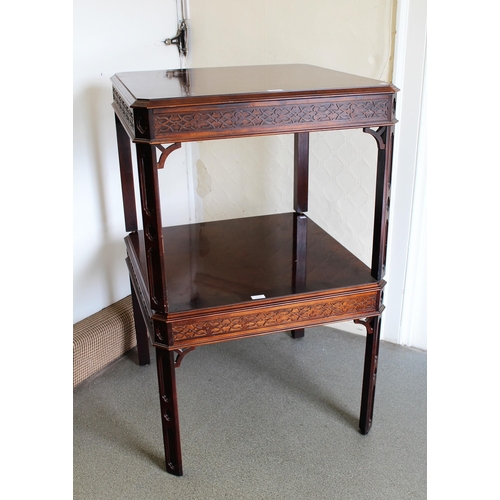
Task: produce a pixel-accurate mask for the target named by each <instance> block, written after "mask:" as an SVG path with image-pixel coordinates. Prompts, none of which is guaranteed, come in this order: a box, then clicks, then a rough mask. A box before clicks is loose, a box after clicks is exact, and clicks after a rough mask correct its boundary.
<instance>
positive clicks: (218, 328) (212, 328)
mask: <svg viewBox="0 0 500 500" xmlns="http://www.w3.org/2000/svg"><path fill="white" fill-rule="evenodd" d="M376 305H377V304H376V294H370V295H362V296H357V297H353V298H347V299H346V298H343V299H336V300H329V301H325V302H319V303H315V304H309V305H297V306H291V307H290V306H289V307H283V308H280V309H278V310H272V311H260V312H253V313H242V314H240V315H238V316H231V317H222V318H221V317H216V318H213V319H209V320H198V321H193V322H189V323H187V322H186V323H180V322H179V323H173V325H172V330H173V335H174V341H182V340H189V339H194V338H199V337H208V336H213V335H223V334H227V333H235V332H242V331H251V330H259V329H265V328H273V327H276V326H279V327H280V328H282V329H283V330H287V329H288V328H287V325H293V324H295V323H297V322H300V321H308V320H311V321H312V320H318V319H323V318H325V319H328V318H331V317H334V316H339V315H345V314H349V313H358V312H374V311H375V310H376Z"/></svg>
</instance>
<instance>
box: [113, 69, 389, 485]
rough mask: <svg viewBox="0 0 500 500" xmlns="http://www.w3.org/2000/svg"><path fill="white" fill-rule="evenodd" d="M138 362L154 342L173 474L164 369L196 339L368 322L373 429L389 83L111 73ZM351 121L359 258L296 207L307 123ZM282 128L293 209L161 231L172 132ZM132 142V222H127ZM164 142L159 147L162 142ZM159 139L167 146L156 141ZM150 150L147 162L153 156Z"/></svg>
mask: <svg viewBox="0 0 500 500" xmlns="http://www.w3.org/2000/svg"><path fill="white" fill-rule="evenodd" d="M111 80H112V83H113V104H112V106H113V109H114V111H115V114H116V129H117V140H118V148H119V155H118V156H119V162H120V174H121V182H122V191H123V205H124V215H125V224H126V228H127V230H128V231H130V234H129V235H128V236H127V237H126V238H125V242H126V246H127V254H128V255H127V259H126V262H127V266H128V268H129V274H130V282H131V291H132V298H133V307H134V321H135V323H136V335H137V343H138V351H139V362H140V363H141V364H144V363H148V362H149V350H148V342H149V340H148V335H147V332H149V336H150V338H151V340H152V341H153V344H154V346H155V348H156V351H157V356H156V358H157V368H158V384H159V396H160V406H161V416H162V427H163V438H164V447H165V461H166V469H167V471H168V472H170V473H172V474H175V475H178V476H180V475H182V473H183V472H182V471H183V469H182V453H181V442H180V434H179V420H178V408H177V389H176V377H175V369H176V368H178V367H179V366H180V362H181V360H182V358H183V357H184V356H185V355H186V354H187V353H188V352H190V351H191V350H192V349H194V348H196V347H198V346H202V345H205V344H210V343H215V342H223V341H228V340H234V339H240V338H244V337H249V336H254V335H265V334H269V333H276V332H281V331H284V330H288V331H290V332H291V336H292V338H294V339H299V338H301V337H303V336H304V328H307V327H309V326H313V325H319V324H325V323H332V322H335V321H346V320H354V321H356V322H358V323H360V324H363V325H364V326H365V327H366V330H367V340H366V351H365V365H364V375H363V387H362V397H361V411H360V420H359V428H360V431H361V432H362V433H363V434H366V433H367V432H368V431H369V430H370V427H371V425H372V419H373V403H374V395H375V383H376V375H377V367H378V346H379V337H380V324H381V314H382V311H383V310H384V305H383V301H382V298H383V288H384V286H385V281H384V280H383V277H384V273H385V261H386V254H387V234H388V233H387V231H388V220H389V206H390V196H391V185H390V178H391V166H392V144H393V137H394V124H395V123H396V121H397V120H396V118H395V110H396V92H397V89H396V87H394V86H393V85H391V84H389V83H385V82H379V81H377V80H371V79H369V78H363V77H359V76H355V75H348V74H346V73H341V72H338V71H332V70H329V69H323V68H318V67H315V66H308V65H277V66H249V67H232V68H199V69H189V70H162V71H143V72H128V73H119V74H117V75H114V76H113V77H112V79H111ZM348 128H362V129H363V131H364V132H366V133H369V134H370V135H372V136H373V138H374V139H375V141H376V142H377V147H378V155H377V174H376V186H375V211H374V214H375V216H374V233H373V246H372V263H371V268H369V267H368V266H366V265H365V264H363V263H362V262H361V261H359V260H358V259H357V258H356V257H355V256H354V255H352V254H351V253H350V252H349V251H347V250H346V249H345V248H344V247H343V246H342V245H340V244H339V243H338V242H337V241H335V239H333V238H332V237H331V236H330V235H328V234H327V233H326V232H325V231H324V230H322V229H321V228H320V227H319V226H318V225H317V224H315V223H314V222H313V221H312V220H310V219H309V218H308V217H307V216H306V215H305V214H304V212H306V211H307V209H308V198H309V182H308V179H309V133H310V132H312V131H320V130H339V129H348ZM284 133H289V134H292V133H293V134H294V135H295V142H294V164H293V169H294V188H293V206H292V207H290V210H294V212H292V213H285V214H274V215H266V216H259V217H249V218H243V219H238V220H224V221H214V222H207V223H196V224H190V225H183V226H174V227H167V228H165V227H163V224H162V214H161V208H160V207H161V203H160V190H159V178H158V176H159V171H160V172H161V169H163V168H170V167H169V166H168V165H167V164H166V160H167V157H168V155H169V154H170V153H171V152H172V151H173V150H175V149H178V148H179V147H180V146H181V143H182V142H187V141H200V140H209V139H223V138H231V137H252V136H259V135H270V134H284ZM129 139H130V140H132V142H134V143H135V144H136V154H137V162H136V173H137V174H138V175H137V180H138V183H139V191H140V199H141V206H140V211H141V215H142V227H143V228H144V231H137V230H136V229H137V217H136V213H137V207H136V206H135V194H134V193H135V191H134V182H135V179H134V174H133V163H132V159H131V148H130V141H129ZM167 144H169V146H166V145H167ZM164 145H165V146H164ZM158 156H159V158H158Z"/></svg>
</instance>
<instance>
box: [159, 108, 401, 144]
mask: <svg viewBox="0 0 500 500" xmlns="http://www.w3.org/2000/svg"><path fill="white" fill-rule="evenodd" d="M390 102H391V101H390V100H388V99H370V100H358V101H352V100H351V101H345V102H323V103H315V104H306V103H305V104H288V105H279V106H255V107H248V108H242V107H241V106H240V107H229V108H225V109H223V110H221V109H220V108H214V109H212V110H210V109H208V110H204V111H194V112H176V113H168V112H167V113H165V112H161V113H158V114H156V115H155V118H154V120H155V123H154V125H155V130H156V135H157V137H158V136H161V135H167V134H173V133H180V132H195V131H210V130H224V129H235V128H236V129H246V128H254V127H266V126H276V125H278V126H279V125H282V126H288V125H297V124H310V123H318V124H319V123H325V122H341V123H343V124H345V123H346V122H350V121H352V122H355V123H363V122H373V121H374V119H380V120H385V121H389V120H390V119H391V116H390V115H391V108H390Z"/></svg>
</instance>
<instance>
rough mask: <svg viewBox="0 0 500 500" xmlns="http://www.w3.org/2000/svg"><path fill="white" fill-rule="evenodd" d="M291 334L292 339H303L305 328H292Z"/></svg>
mask: <svg viewBox="0 0 500 500" xmlns="http://www.w3.org/2000/svg"><path fill="white" fill-rule="evenodd" d="M290 335H291V336H292V339H301V338H302V337H303V336H304V328H300V329H299V330H290Z"/></svg>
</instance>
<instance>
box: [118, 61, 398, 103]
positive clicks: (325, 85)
mask: <svg viewBox="0 0 500 500" xmlns="http://www.w3.org/2000/svg"><path fill="white" fill-rule="evenodd" d="M115 79H116V81H119V82H121V83H122V85H123V86H124V87H125V88H126V89H127V90H128V92H129V93H130V94H131V95H132V96H133V97H134V98H135V100H136V101H156V102H150V104H149V106H163V105H165V104H166V103H165V102H164V101H166V100H168V101H169V103H170V104H178V103H179V102H180V101H179V99H181V100H182V103H184V104H189V103H192V102H197V103H199V102H200V98H204V97H212V98H217V99H218V100H220V99H221V97H222V96H234V97H235V98H239V97H241V96H245V97H247V98H248V97H254V98H256V99H262V98H267V97H271V98H274V97H275V96H276V95H278V96H279V95H280V94H288V95H291V96H293V97H296V96H297V95H305V96H308V95H311V94H315V95H317V94H318V93H322V92H327V93H328V94H329V95H332V94H343V95H345V94H349V95H353V94H363V93H370V92H371V93H373V92H375V93H380V92H389V93H392V92H394V87H393V86H392V85H390V84H388V83H386V82H381V81H379V80H374V79H371V78H365V77H362V76H357V75H351V74H348V73H342V72H340V71H334V70H330V69H325V68H320V67H317V66H311V65H306V64H283V65H274V66H236V67H225V68H191V69H186V70H157V71H137V72H126V73H117V75H116V77H115ZM226 102H227V100H226Z"/></svg>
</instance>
